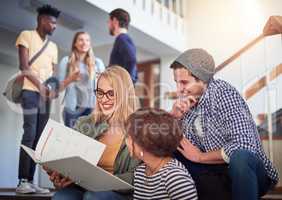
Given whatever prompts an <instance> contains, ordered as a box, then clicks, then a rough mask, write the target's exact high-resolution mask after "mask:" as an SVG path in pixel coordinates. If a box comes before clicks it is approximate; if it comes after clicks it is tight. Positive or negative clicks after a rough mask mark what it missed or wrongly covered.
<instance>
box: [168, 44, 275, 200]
mask: <svg viewBox="0 0 282 200" xmlns="http://www.w3.org/2000/svg"><path fill="white" fill-rule="evenodd" d="M170 67H171V68H172V69H173V73H174V80H175V82H176V84H177V95H178V97H179V99H178V100H177V101H176V102H175V104H174V105H173V109H172V112H171V114H172V115H173V116H174V117H176V118H178V119H179V120H180V122H181V124H182V128H183V131H184V135H185V138H184V139H183V141H182V142H181V146H180V147H179V149H178V150H179V152H178V154H177V155H176V157H177V158H178V159H179V160H181V161H182V162H183V163H184V164H185V165H186V167H187V168H188V170H189V171H190V173H191V175H192V177H193V179H194V181H195V183H196V187H197V191H198V195H199V199H217V200H218V199H231V197H230V196H228V194H227V195H226V196H224V197H223V195H224V194H226V192H225V190H223V189H222V188H224V189H226V188H227V190H228V187H226V186H227V185H228V184H230V185H231V196H232V199H234V200H257V199H259V197H260V196H262V195H264V194H265V193H266V192H267V191H268V190H269V189H270V188H271V187H274V186H275V184H276V183H277V182H278V173H277V170H276V169H275V168H274V166H273V164H272V163H271V161H270V160H269V159H268V158H267V156H266V154H265V152H264V150H263V147H262V143H261V141H260V137H259V134H258V131H257V128H256V124H255V122H254V120H253V118H252V115H251V113H250V111H249V108H248V105H247V103H246V102H245V100H244V99H243V98H242V97H241V95H240V94H239V92H238V91H237V90H236V89H235V88H234V87H232V86H231V85H230V84H229V83H227V82H225V81H222V80H215V79H214V78H213V75H214V71H215V64H214V60H213V57H212V56H211V55H210V54H208V53H207V52H206V51H205V50H203V49H190V50H187V51H185V52H184V53H183V54H181V55H180V56H179V57H178V58H177V59H176V60H175V61H174V62H173V63H172V65H171V66H170ZM216 176H218V178H217V177H216ZM219 176H220V177H219ZM225 177H227V178H225ZM213 180H216V181H217V182H214V181H213ZM221 186H222V187H221ZM211 188H213V189H211ZM218 188H221V189H222V190H219V191H217V192H216V190H218ZM211 190H212V191H211ZM216 193H218V195H217V194H216ZM227 193H228V192H227ZM215 195H217V197H215ZM229 195H230V193H229Z"/></svg>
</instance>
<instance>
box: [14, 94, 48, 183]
mask: <svg viewBox="0 0 282 200" xmlns="http://www.w3.org/2000/svg"><path fill="white" fill-rule="evenodd" d="M21 106H22V109H23V129H24V133H23V136H22V141H21V144H23V145H25V146H28V147H30V148H32V149H35V147H36V145H37V142H38V140H39V138H40V136H41V133H42V131H43V129H44V127H45V125H46V123H47V121H48V119H49V115H50V102H49V101H42V99H41V98H40V94H39V93H38V92H34V91H29V90H23V91H22V104H21ZM34 172H35V163H34V162H33V160H32V159H31V158H30V157H29V156H28V155H27V153H25V151H24V150H23V149H20V160H19V174H18V178H19V179H28V180H29V181H32V180H33V176H34Z"/></svg>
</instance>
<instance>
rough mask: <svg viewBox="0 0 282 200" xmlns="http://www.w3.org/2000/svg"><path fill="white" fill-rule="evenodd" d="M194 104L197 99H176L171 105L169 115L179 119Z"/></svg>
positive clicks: (191, 97)
mask: <svg viewBox="0 0 282 200" xmlns="http://www.w3.org/2000/svg"><path fill="white" fill-rule="evenodd" d="M196 103H197V99H196V98H195V97H193V96H187V97H181V98H178V99H177V100H176V102H175V103H174V104H173V107H172V111H171V112H170V114H171V115H172V116H173V117H175V118H177V119H181V118H182V117H183V115H184V114H185V113H186V112H188V111H189V110H190V109H191V108H192V107H193V106H195V105H196Z"/></svg>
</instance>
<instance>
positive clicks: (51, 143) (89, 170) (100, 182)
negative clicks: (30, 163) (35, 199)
mask: <svg viewBox="0 0 282 200" xmlns="http://www.w3.org/2000/svg"><path fill="white" fill-rule="evenodd" d="M21 146H22V148H23V149H24V150H25V151H26V153H27V154H28V155H29V156H30V157H31V158H32V159H33V160H34V162H35V163H38V164H40V165H44V166H46V167H48V168H50V169H52V170H54V171H57V172H59V173H60V174H62V175H63V176H66V177H69V178H70V179H72V180H73V181H74V182H75V183H76V184H78V185H80V186H81V187H83V188H85V189H87V190H90V191H107V190H124V189H132V188H133V186H132V185H130V184H128V183H126V182H125V181H123V180H121V179H119V178H118V177H116V176H114V175H112V174H111V173H109V172H107V171H105V170H104V169H102V168H100V167H98V166H97V163H98V161H99V160H100V158H101V156H102V154H103V152H104V150H105V145H104V144H103V143H101V142H99V141H97V140H94V139H92V138H90V137H88V136H85V135H83V134H81V133H79V132H77V131H75V130H73V129H71V128H68V127H66V126H64V125H63V124H61V123H58V122H56V121H54V120H51V119H49V121H48V123H47V125H46V127H45V128H44V130H43V132H42V135H41V137H40V139H39V141H38V144H37V146H36V149H35V151H34V150H33V149H31V148H29V147H26V146H24V145H21Z"/></svg>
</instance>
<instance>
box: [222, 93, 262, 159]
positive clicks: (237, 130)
mask: <svg viewBox="0 0 282 200" xmlns="http://www.w3.org/2000/svg"><path fill="white" fill-rule="evenodd" d="M218 106H219V109H218V110H219V118H220V119H221V121H222V122H223V123H222V124H223V128H224V130H225V133H226V135H227V138H228V142H227V143H226V144H225V145H224V146H223V151H224V153H225V154H226V156H228V157H229V158H230V156H231V155H232V153H233V152H234V151H235V150H237V149H245V150H249V151H251V152H253V153H255V154H256V153H257V151H258V144H257V142H258V139H259V138H258V134H257V130H256V125H255V122H254V120H253V119H252V116H251V113H250V111H249V108H248V106H247V104H246V103H245V101H244V99H243V98H242V97H241V95H240V94H239V93H238V92H237V91H236V90H230V89H229V90H226V91H224V92H222V94H221V98H219V102H218Z"/></svg>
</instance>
